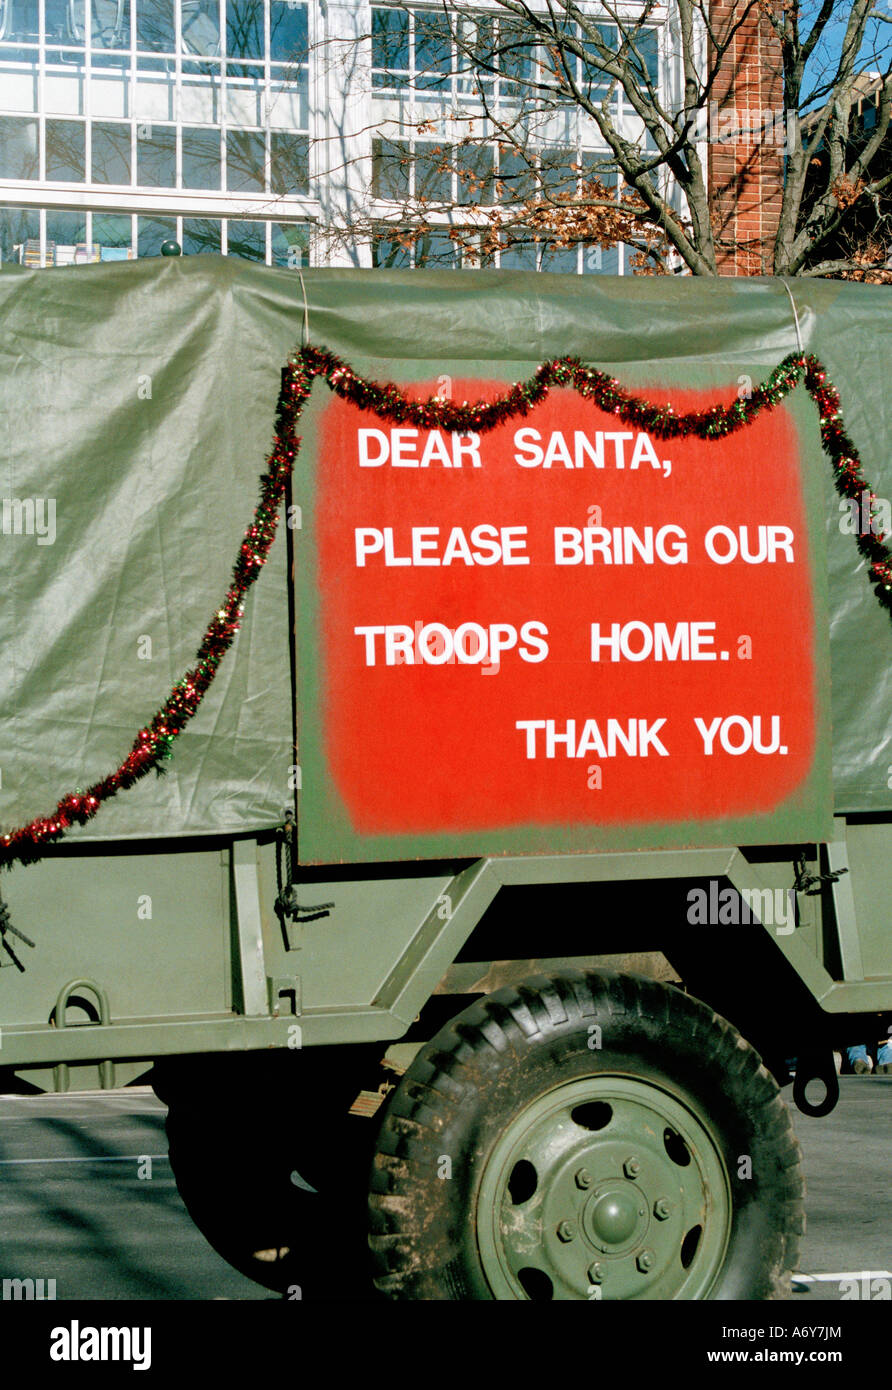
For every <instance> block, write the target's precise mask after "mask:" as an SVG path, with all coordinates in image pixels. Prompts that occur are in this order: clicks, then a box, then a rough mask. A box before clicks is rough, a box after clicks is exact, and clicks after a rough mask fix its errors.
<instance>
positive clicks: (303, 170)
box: [270, 130, 310, 197]
mask: <svg viewBox="0 0 892 1390" xmlns="http://www.w3.org/2000/svg"><path fill="white" fill-rule="evenodd" d="M309 186H310V142H309V140H308V139H307V137H306V135H289V134H285V133H284V132H282V131H277V130H274V131H273V133H272V135H271V137H270V187H271V189H272V191H273V193H277V194H278V195H279V196H280V197H287V196H293V195H294V194H301V193H306V192H307V191H308V189H309Z"/></svg>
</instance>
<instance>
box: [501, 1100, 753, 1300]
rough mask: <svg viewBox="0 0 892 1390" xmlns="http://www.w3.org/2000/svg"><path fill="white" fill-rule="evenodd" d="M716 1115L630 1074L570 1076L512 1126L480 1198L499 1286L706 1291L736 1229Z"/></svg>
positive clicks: (596, 1291) (563, 1295) (504, 1292)
mask: <svg viewBox="0 0 892 1390" xmlns="http://www.w3.org/2000/svg"><path fill="white" fill-rule="evenodd" d="M730 1215H731V1206H730V1185H729V1182H728V1176H727V1172H726V1170H725V1166H724V1163H723V1161H722V1159H721V1156H720V1154H719V1151H718V1148H717V1145H716V1144H715V1142H714V1141H713V1139H712V1137H711V1135H710V1133H709V1129H708V1124H707V1122H706V1120H705V1119H704V1118H703V1117H701V1116H699V1115H695V1114H694V1113H693V1111H692V1110H691V1109H690V1108H689V1106H688V1105H687V1104H686V1103H684V1102H683V1101H682V1099H681V1098H680V1097H677V1096H675V1095H673V1094H672V1093H670V1092H669V1091H668V1090H667V1089H665V1088H663V1087H661V1086H657V1085H655V1084H652V1083H650V1082H647V1081H644V1080H641V1079H638V1078H637V1077H631V1076H622V1075H615V1076H608V1075H598V1076H592V1077H589V1078H586V1079H584V1080H581V1081H575V1082H570V1083H566V1084H564V1085H562V1086H558V1087H555V1088H554V1089H553V1090H551V1091H549V1092H546V1094H545V1095H543V1096H540V1097H539V1098H538V1099H537V1100H536V1101H534V1102H533V1103H532V1104H531V1105H529V1106H527V1107H526V1108H525V1109H524V1110H523V1111H522V1112H521V1113H520V1114H519V1115H517V1116H516V1117H515V1119H514V1120H513V1122H512V1123H511V1124H510V1125H509V1126H508V1128H507V1129H506V1130H505V1131H504V1132H503V1134H502V1135H501V1137H500V1139H499V1140H498V1142H497V1143H496V1145H495V1147H494V1149H493V1151H492V1153H491V1154H490V1156H489V1159H488V1160H487V1163H486V1165H485V1168H484V1172H483V1176H482V1180H481V1184H480V1188H479V1193H478V1199H477V1233H478V1244H479V1248H480V1255H481V1262H482V1264H483V1268H484V1272H485V1274H486V1277H487V1280H488V1282H489V1284H490V1287H491V1288H492V1291H493V1293H494V1295H495V1297H496V1298H510V1299H526V1298H531V1299H534V1300H546V1299H586V1298H604V1299H622V1298H661V1299H662V1298H702V1297H705V1296H706V1291H707V1290H708V1288H709V1287H710V1286H711V1284H712V1282H713V1281H714V1279H715V1277H716V1275H717V1273H718V1270H719V1269H720V1267H721V1263H722V1260H723V1258H724V1254H725V1250H726V1248H727V1243H728V1237H729V1233H730Z"/></svg>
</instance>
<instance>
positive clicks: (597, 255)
mask: <svg viewBox="0 0 892 1390" xmlns="http://www.w3.org/2000/svg"><path fill="white" fill-rule="evenodd" d="M582 273H583V275H619V250H618V248H617V247H616V246H610V247H607V248H606V249H605V248H603V247H601V246H585V247H583V250H582Z"/></svg>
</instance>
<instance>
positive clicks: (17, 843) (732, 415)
mask: <svg viewBox="0 0 892 1390" xmlns="http://www.w3.org/2000/svg"><path fill="white" fill-rule="evenodd" d="M316 377H321V378H322V379H323V380H324V381H325V382H326V383H327V384H328V386H329V387H330V388H331V390H332V391H334V392H335V394H336V395H338V396H340V397H341V398H342V399H344V400H348V401H351V402H352V403H353V404H354V405H356V406H358V407H359V409H360V410H369V411H373V412H374V413H375V414H376V415H377V416H379V417H380V418H382V419H385V420H392V421H395V422H396V423H403V422H405V421H408V422H409V423H411V424H412V425H415V426H416V427H417V428H419V429H445V430H448V431H450V432H456V433H466V432H468V431H470V430H474V431H478V432H480V433H484V432H486V431H487V430H492V429H495V428H496V426H498V425H501V424H503V423H504V422H505V421H506V420H509V419H511V418H512V417H514V416H519V415H526V414H528V413H529V411H530V410H532V409H533V408H534V407H535V406H536V405H537V404H538V403H539V402H540V401H542V400H544V399H545V397H546V396H547V395H548V392H549V391H550V390H551V388H552V387H570V388H572V389H573V390H575V391H577V392H578V393H579V395H580V396H582V397H583V398H584V399H586V400H591V401H593V402H594V404H595V405H597V406H598V407H599V409H601V410H603V411H606V412H608V413H609V414H611V415H616V416H617V417H618V418H619V419H620V420H621V421H622V422H623V424H627V425H635V426H637V427H638V428H639V429H643V430H646V431H647V432H648V433H649V434H653V435H656V436H657V437H658V438H660V439H678V438H683V437H685V436H686V435H695V436H697V437H698V438H701V439H722V438H724V437H725V436H726V435H729V434H733V433H734V432H735V431H736V430H739V429H743V428H744V427H745V426H746V425H749V424H751V423H752V421H753V420H755V418H756V416H757V415H759V414H760V413H761V412H762V411H763V410H771V409H773V408H774V407H775V406H777V405H778V404H779V403H780V402H781V401H782V400H783V399H784V397H785V396H787V395H789V393H790V392H791V391H792V390H793V389H794V388H795V387H796V386H797V385H798V384H799V382H800V381H803V382H804V384H805V389H806V390H807V391H808V394H809V395H810V396H811V398H812V400H813V401H814V403H815V406H816V407H817V410H818V415H819V418H820V427H821V442H822V444H823V447H824V450H825V452H826V453H827V454H828V456H829V458H830V461H831V464H832V466H833V476H834V482H835V484H836V488H837V491H838V492H839V493H840V494H841V495H842V496H843V497H847V498H849V499H851V500H852V501H854V502H856V503H857V504H858V507H859V514H860V515H862V516H865V517H866V516H872V514H873V513H872V508H873V503H874V501H875V500H876V497H875V494H874V493H873V492H872V491H871V490H870V488H869V487H868V485H867V483H866V482H865V480H864V476H863V474H862V472H861V461H860V459H859V457H858V453H857V450H856V449H855V446H854V444H853V443H852V441H851V439H850V438H849V437H848V435H847V434H846V432H845V429H844V428H843V421H842V412H841V410H840V402H839V395H838V394H837V392H836V391H835V390H834V388H833V386H832V385H831V384H830V382H828V380H827V373H826V371H825V370H824V367H823V366H822V364H821V362H819V360H818V359H817V358H816V357H813V356H806V355H804V354H803V353H801V352H800V353H791V354H790V356H789V357H785V358H784V360H783V361H782V362H781V363H780V364H779V365H778V366H777V367H775V369H774V371H773V372H772V373H771V374H770V376H769V377H768V378H767V379H766V380H765V381H764V382H763V383H762V384H761V385H760V386H757V387H754V389H753V391H752V393H751V394H750V395H749V396H748V397H746V398H744V399H738V400H736V401H735V402H734V403H733V404H732V405H727V406H722V405H714V406H710V407H709V408H708V409H706V410H694V411H690V412H688V413H687V414H678V413H677V412H676V411H675V410H674V409H673V407H672V406H671V405H669V404H664V405H656V404H652V403H651V402H650V401H646V400H643V399H642V398H641V397H639V396H635V395H633V394H631V393H630V392H628V391H625V390H624V389H623V388H622V387H621V386H620V384H619V382H618V381H617V380H616V379H615V378H614V377H610V376H607V375H606V373H604V372H599V371H597V370H595V369H594V368H592V367H587V366H585V365H584V364H583V363H582V362H581V361H580V360H579V359H578V358H576V357H561V358H555V359H553V360H552V361H549V362H543V363H542V365H541V366H540V367H538V368H537V370H536V372H535V373H534V375H533V376H532V377H530V379H529V380H528V381H524V382H516V383H515V384H514V385H513V386H511V387H510V388H509V390H508V391H506V392H505V394H504V395H502V396H499V397H498V398H497V399H496V400H493V401H476V402H471V403H469V402H468V401H463V402H461V404H457V403H454V402H452V401H449V400H445V399H443V398H442V397H438V396H432V397H430V398H429V399H428V400H424V401H420V400H411V399H409V398H408V397H407V396H406V395H405V393H404V392H403V391H402V390H401V389H400V388H399V387H398V386H395V385H393V384H392V383H383V384H382V383H378V382H374V381H366V380H364V379H363V378H362V377H359V376H357V375H356V373H355V372H353V371H352V370H351V368H350V367H349V366H348V365H347V363H346V362H343V361H342V360H341V359H340V358H339V357H336V356H335V355H334V353H331V352H328V351H326V350H325V349H324V348H317V347H311V346H307V347H304V348H301V349H300V350H299V351H298V352H296V353H295V354H294V355H293V356H292V357H291V359H290V361H289V363H288V366H287V367H285V368H284V369H283V371H282V390H281V392H280V395H279V401H278V406H277V411H276V429H275V439H274V443H273V448H272V452H271V453H270V455H269V458H268V460H267V465H266V472H265V473H264V474H263V476H262V477H261V480H260V501H259V502H258V504H257V507H256V508H255V511H254V515H253V517H252V520H251V524H250V525H249V527H248V529H247V530H246V532H245V534H244V538H243V540H242V543H241V546H240V548H239V553H238V558H237V559H236V562H235V567H234V569H233V572H232V580H231V583H230V586H229V589H228V591H227V593H226V596H225V597H224V599H223V602H222V603H221V605H220V607H219V608H218V609H217V611H216V612H215V613H214V616H213V617H212V618H211V621H210V623H209V624H208V627H207V629H206V631H205V634H204V637H203V639H202V642H201V646H200V647H199V649H198V652H197V655H196V657H195V664H194V665H193V666H192V668H191V669H190V670H188V671H187V672H186V674H185V675H184V676H183V677H182V679H181V680H179V681H177V683H176V685H175V686H174V687H173V689H172V691H171V692H170V695H169V696H168V698H167V699H166V701H165V702H164V704H163V705H162V706H161V708H160V709H159V710H158V712H157V714H156V715H155V717H154V718H153V719H152V721H151V723H149V724H147V725H146V726H145V727H144V728H142V729H140V730H139V733H138V734H137V735H136V738H135V739H134V741H133V746H132V748H131V749H130V752H129V753H128V754H127V757H126V758H125V759H124V761H123V762H122V763H121V764H120V766H119V767H117V768H115V770H114V771H113V772H110V773H109V774H108V775H107V776H106V777H103V778H102V780H101V781H99V782H95V783H94V784H93V785H92V786H91V787H88V788H87V790H86V791H82V790H80V789H78V790H76V791H74V792H69V793H68V794H67V795H66V796H63V797H62V799H61V801H59V802H58V804H57V805H56V807H55V809H54V810H53V811H52V813H51V814H50V815H46V816H38V817H37V818H36V819H35V820H33V821H31V823H30V824H29V825H24V826H21V827H20V828H19V829H18V830H12V831H10V832H9V833H8V834H4V835H0V868H5V867H9V866H10V865H12V864H14V863H16V862H21V863H30V862H33V861H34V860H36V859H39V858H41V856H42V855H43V853H44V851H45V847H46V846H47V845H49V844H51V843H53V842H54V841H56V840H59V839H60V838H61V837H62V836H63V835H64V834H65V832H66V831H67V830H68V829H69V827H70V826H72V825H85V824H86V823H87V821H89V820H92V818H93V817H94V816H95V815H96V812H97V811H98V810H99V808H100V806H101V805H102V804H103V802H105V801H108V800H109V798H110V797H112V796H115V795H116V793H117V792H119V791H124V790H126V788H127V787H131V786H133V784H134V782H138V781H139V779H140V778H141V777H145V775H146V773H148V772H149V771H150V770H151V769H153V768H154V769H155V771H156V772H162V771H163V768H162V766H161V764H162V762H163V761H164V760H165V759H167V758H169V757H170V756H171V754H172V751H173V744H174V742H175V740H176V738H177V737H178V736H179V734H180V733H182V731H183V729H184V728H185V727H186V725H187V724H188V722H189V720H190V719H192V717H193V716H194V715H195V714H196V713H197V712H198V709H199V707H200V705H201V702H202V700H203V698H204V695H205V693H206V691H207V690H208V688H209V686H210V685H211V682H212V681H213V679H214V676H215V675H216V673H217V668H218V666H219V665H220V662H221V661H222V659H223V657H224V656H225V654H226V652H227V651H228V650H229V648H230V647H231V646H232V643H233V641H234V639H235V636H236V633H237V632H238V630H239V627H240V624H241V619H242V616H243V614H244V611H245V596H246V594H247V592H248V590H249V588H250V587H251V585H252V584H253V583H254V582H255V580H256V579H257V577H258V575H259V574H260V571H261V569H262V568H263V566H264V564H265V563H266V560H267V556H268V554H269V551H270V547H271V546H272V543H273V541H274V539H275V535H276V528H277V525H278V520H279V509H280V507H281V504H282V501H283V499H284V497H285V491H286V487H287V485H288V479H289V477H290V476H291V472H292V469H293V467H294V460H295V458H296V456H297V452H298V449H299V448H300V439H299V438H298V437H297V436H296V434H295V426H296V424H297V421H298V419H299V418H300V414H301V411H302V410H303V407H304V404H305V402H306V400H307V397H308V396H309V394H310V391H311V389H312V386H313V381H314V380H315V378H316ZM865 494H867V503H868V505H867V510H866V512H865V511H863V510H861V509H862V508H863V507H864V501H865ZM856 544H857V546H858V549H859V551H860V552H861V554H862V555H863V556H864V558H865V560H866V561H867V562H868V574H869V577H870V582H871V583H872V584H873V585H874V586H875V589H876V593H877V597H878V599H879V601H880V603H882V604H883V606H884V607H885V608H887V609H888V610H890V611H892V550H890V548H889V547H888V546H887V545H886V544H885V537H884V536H883V535H882V534H875V533H874V532H873V530H870V531H869V532H866V533H859V534H856Z"/></svg>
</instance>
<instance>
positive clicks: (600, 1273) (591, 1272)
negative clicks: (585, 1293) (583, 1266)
mask: <svg viewBox="0 0 892 1390" xmlns="http://www.w3.org/2000/svg"><path fill="white" fill-rule="evenodd" d="M588 1281H589V1283H590V1284H601V1283H603V1281H604V1266H603V1265H602V1264H598V1262H597V1261H595V1263H594V1264H593V1265H589V1267H588Z"/></svg>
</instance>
